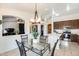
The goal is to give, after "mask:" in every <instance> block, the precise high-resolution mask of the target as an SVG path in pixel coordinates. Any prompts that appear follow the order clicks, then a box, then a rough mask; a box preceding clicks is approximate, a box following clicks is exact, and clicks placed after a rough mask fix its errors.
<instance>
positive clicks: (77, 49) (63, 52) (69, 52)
mask: <svg viewBox="0 0 79 59" xmlns="http://www.w3.org/2000/svg"><path fill="white" fill-rule="evenodd" d="M27 55H28V56H39V55H37V54H36V53H34V52H31V51H28V52H27ZM50 55H51V52H50V53H49V51H47V52H46V53H45V54H44V56H50ZM54 55H55V56H79V45H78V44H77V43H75V42H68V46H66V47H64V48H60V49H56V50H55V54H54ZM0 56H20V54H19V50H18V48H17V49H14V50H12V51H9V52H5V53H3V54H0Z"/></svg>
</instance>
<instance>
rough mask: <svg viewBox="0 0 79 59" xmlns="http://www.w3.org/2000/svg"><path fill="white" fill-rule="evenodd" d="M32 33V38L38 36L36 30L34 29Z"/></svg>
mask: <svg viewBox="0 0 79 59" xmlns="http://www.w3.org/2000/svg"><path fill="white" fill-rule="evenodd" d="M32 34H33V37H34V39H37V37H38V32H35V31H34V32H33V33H32Z"/></svg>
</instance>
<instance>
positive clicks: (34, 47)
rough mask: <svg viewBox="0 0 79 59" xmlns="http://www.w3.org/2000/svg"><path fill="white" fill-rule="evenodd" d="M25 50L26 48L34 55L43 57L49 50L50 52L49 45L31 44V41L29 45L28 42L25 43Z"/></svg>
mask: <svg viewBox="0 0 79 59" xmlns="http://www.w3.org/2000/svg"><path fill="white" fill-rule="evenodd" d="M24 45H25V48H28V49H29V50H31V51H32V52H35V53H36V54H38V55H40V56H43V54H44V53H45V52H46V51H47V50H49V52H50V44H49V43H42V42H39V43H33V41H31V44H28V42H25V44H24Z"/></svg>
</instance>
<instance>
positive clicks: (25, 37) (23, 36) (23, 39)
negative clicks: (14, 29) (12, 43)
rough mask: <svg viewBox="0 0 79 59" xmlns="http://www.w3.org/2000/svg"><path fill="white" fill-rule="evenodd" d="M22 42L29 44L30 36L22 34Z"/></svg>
mask: <svg viewBox="0 0 79 59" xmlns="http://www.w3.org/2000/svg"><path fill="white" fill-rule="evenodd" d="M21 41H22V42H27V43H28V35H27V34H22V35H21Z"/></svg>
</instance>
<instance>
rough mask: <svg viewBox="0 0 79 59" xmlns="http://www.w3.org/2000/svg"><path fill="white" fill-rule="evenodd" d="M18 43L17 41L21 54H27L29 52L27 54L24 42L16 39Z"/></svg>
mask: <svg viewBox="0 0 79 59" xmlns="http://www.w3.org/2000/svg"><path fill="white" fill-rule="evenodd" d="M16 43H17V45H18V48H19V51H20V56H27V54H26V52H27V50H25V47H24V44H23V42H19V41H17V40H16Z"/></svg>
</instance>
